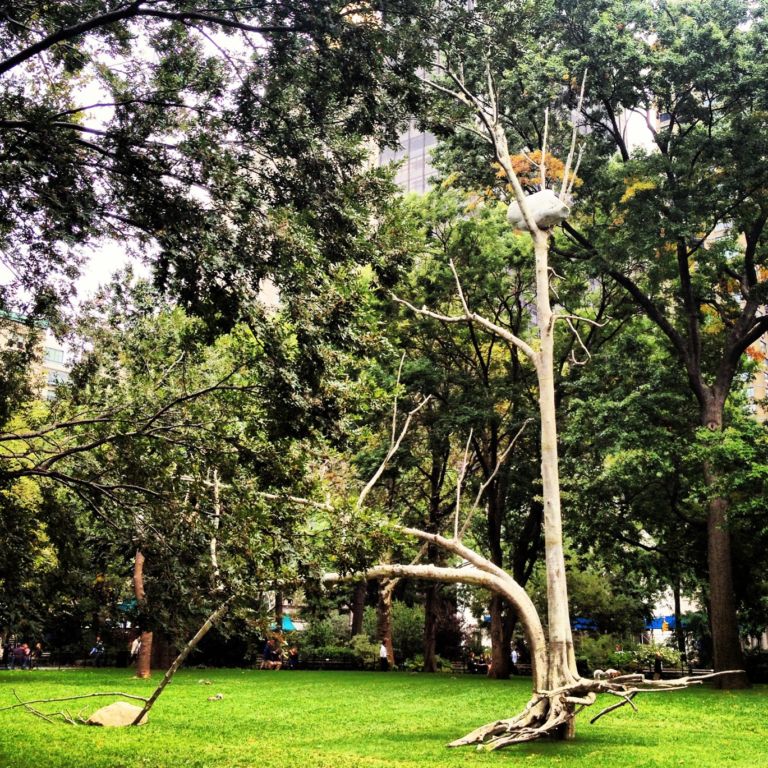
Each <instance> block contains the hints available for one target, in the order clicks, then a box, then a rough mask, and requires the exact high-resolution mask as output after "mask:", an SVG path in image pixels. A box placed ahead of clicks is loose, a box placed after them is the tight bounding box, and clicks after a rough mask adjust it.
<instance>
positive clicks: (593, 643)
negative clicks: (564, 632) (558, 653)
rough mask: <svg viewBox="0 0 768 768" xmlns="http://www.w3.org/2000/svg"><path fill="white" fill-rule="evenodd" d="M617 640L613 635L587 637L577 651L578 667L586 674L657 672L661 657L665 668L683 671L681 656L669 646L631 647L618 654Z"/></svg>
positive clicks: (628, 646) (624, 648)
mask: <svg viewBox="0 0 768 768" xmlns="http://www.w3.org/2000/svg"><path fill="white" fill-rule="evenodd" d="M616 645H617V640H616V638H615V637H613V636H612V635H600V636H599V637H583V638H581V640H580V641H579V644H578V648H577V649H576V663H577V665H578V666H579V669H580V671H581V672H582V674H591V673H592V671H594V670H595V669H618V670H622V671H625V672H632V671H636V670H650V669H653V664H654V661H655V660H656V654H657V653H660V654H661V661H662V664H663V665H664V666H665V667H679V666H680V653H679V652H678V651H677V650H676V649H675V648H670V647H669V646H666V645H635V644H631V645H627V644H623V646H622V650H620V651H617V650H616Z"/></svg>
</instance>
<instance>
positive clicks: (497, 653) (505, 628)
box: [488, 595, 512, 680]
mask: <svg viewBox="0 0 768 768" xmlns="http://www.w3.org/2000/svg"><path fill="white" fill-rule="evenodd" d="M490 610H491V668H490V669H489V670H488V677H493V678H495V679H496V680H507V679H508V678H509V673H510V665H511V659H510V654H511V652H512V632H511V626H512V622H511V621H510V618H509V613H508V612H509V605H508V604H507V602H506V600H504V599H502V598H501V597H500V596H499V595H494V596H493V597H492V598H491V606H490Z"/></svg>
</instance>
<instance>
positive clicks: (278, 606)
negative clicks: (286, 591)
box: [275, 589, 283, 632]
mask: <svg viewBox="0 0 768 768" xmlns="http://www.w3.org/2000/svg"><path fill="white" fill-rule="evenodd" d="M282 631H283V593H282V592H281V591H280V590H279V589H278V590H276V591H275V632H282Z"/></svg>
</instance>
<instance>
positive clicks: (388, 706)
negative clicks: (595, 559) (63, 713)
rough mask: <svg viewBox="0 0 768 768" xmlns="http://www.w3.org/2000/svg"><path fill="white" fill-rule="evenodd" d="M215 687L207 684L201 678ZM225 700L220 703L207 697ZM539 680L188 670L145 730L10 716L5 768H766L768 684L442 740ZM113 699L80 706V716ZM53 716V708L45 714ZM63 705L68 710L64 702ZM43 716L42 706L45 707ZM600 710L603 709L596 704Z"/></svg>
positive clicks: (19, 674)
mask: <svg viewBox="0 0 768 768" xmlns="http://www.w3.org/2000/svg"><path fill="white" fill-rule="evenodd" d="M203 678H205V679H209V680H211V681H212V684H211V685H203V684H201V683H199V682H198V681H199V680H201V679H203ZM152 687H153V686H152V684H151V683H150V684H148V683H147V682H146V681H138V680H135V679H132V678H131V677H130V676H129V673H127V672H126V671H124V670H122V671H120V670H77V671H74V670H73V671H61V672H58V671H47V670H37V671H33V672H26V671H15V672H5V671H3V672H0V705H5V704H10V703H13V701H14V698H13V693H12V690H13V689H15V690H16V692H17V693H18V694H19V695H20V696H21V697H22V698H24V699H33V698H43V697H54V696H66V695H73V694H81V693H89V692H93V691H115V690H122V691H125V692H127V693H139V694H148V693H149V692H150V691H151V690H152ZM216 693H223V694H224V699H223V700H221V701H215V702H209V701H208V700H207V699H208V697H209V696H211V695H213V694H216ZM528 694H529V681H528V680H525V679H518V680H513V681H493V680H487V679H484V678H477V677H472V676H463V677H451V676H448V675H439V676H434V675H433V676H428V675H408V674H404V673H392V674H373V673H362V672H361V673H355V672H285V671H283V672H259V671H241V670H205V671H200V670H185V671H182V672H180V673H179V674H178V675H177V676H176V677H175V678H174V682H173V683H172V684H171V686H169V688H168V689H166V691H165V693H163V695H162V696H161V698H160V699H159V701H158V703H157V705H156V706H155V708H154V710H153V711H152V713H151V715H150V722H149V724H148V725H146V726H142V727H140V728H127V729H106V728H90V727H84V726H83V727H73V726H70V725H66V724H61V725H59V724H56V725H52V724H49V723H47V722H45V721H44V720H41V719H39V718H36V717H34V716H32V715H31V714H28V713H25V712H24V711H22V710H20V709H15V710H11V711H8V712H0V768H81V767H82V768H117V766H125V768H140V767H141V766H147V767H148V768H187V767H192V768H204V767H206V768H207V767H208V766H211V767H213V766H222V767H223V766H227V767H228V766H238V767H245V766H248V767H249V768H250V767H251V766H253V767H254V768H256V767H258V768H353V767H355V768H356V767H357V766H361V767H365V768H385V767H386V768H390V767H393V766H394V767H397V766H401V767H402V768H422V767H423V766H439V767H440V768H451V766H459V765H461V766H467V765H472V766H474V765H477V766H485V765H497V766H505V767H506V766H509V765H511V764H513V763H514V764H515V765H526V766H529V765H534V766H563V768H565V766H567V767H568V768H582V767H586V766H590V768H613V767H614V766H615V768H651V767H656V766H664V767H666V766H692V767H695V768H701V767H704V766H744V767H745V768H746V767H747V766H749V767H750V768H768V725H767V724H766V721H767V720H768V686H756V687H755V688H753V689H752V690H749V691H743V692H738V693H730V692H726V693H723V692H719V691H713V690H710V689H707V688H696V689H691V690H689V691H681V692H670V693H667V694H649V695H646V696H644V697H641V698H640V699H638V705H639V708H640V712H639V713H638V714H635V713H633V712H632V711H631V710H629V709H628V708H625V709H623V710H619V711H618V712H616V713H613V714H611V715H608V716H606V717H604V718H603V719H601V720H600V721H598V722H597V723H596V724H595V725H589V722H588V717H584V716H583V715H582V718H581V719H580V720H579V722H578V726H577V732H578V733H577V738H576V740H575V741H573V742H569V743H544V742H539V743H536V744H529V745H525V746H520V747H511V748H508V749H506V750H502V751H501V752H497V753H492V754H479V753H477V752H475V751H474V750H473V749H471V748H465V749H461V750H449V749H446V748H445V746H444V745H445V744H446V742H448V741H449V740H451V739H453V738H456V737H458V736H461V735H463V734H464V733H465V732H467V731H469V730H470V729H472V728H473V727H475V726H477V725H481V724H483V723H485V722H487V721H489V720H491V719H493V718H495V717H499V716H508V715H511V714H514V713H515V712H516V711H517V710H518V709H519V708H520V707H521V706H522V705H523V704H524V703H525V701H526V700H527V697H528ZM103 703H105V702H104V700H101V699H92V700H88V701H86V702H70V703H69V705H68V707H69V710H70V711H71V712H73V713H75V712H78V711H79V709H80V707H81V706H82V705H83V704H86V705H87V708H88V709H87V711H88V712H91V711H93V710H94V709H96V708H98V707H99V706H101V704H103ZM47 706H48V707H49V709H48V710H47V711H53V710H55V708H56V706H61V705H47ZM65 706H66V705H65ZM40 708H41V709H42V708H43V705H41V706H40ZM593 712H597V709H596V708H593Z"/></svg>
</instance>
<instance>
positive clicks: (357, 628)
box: [352, 581, 368, 637]
mask: <svg viewBox="0 0 768 768" xmlns="http://www.w3.org/2000/svg"><path fill="white" fill-rule="evenodd" d="M367 591H368V588H367V584H366V583H365V582H364V581H361V582H358V583H357V584H355V592H354V595H353V597H352V637H355V636H356V635H360V634H362V632H363V616H364V615H365V596H366V593H367Z"/></svg>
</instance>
